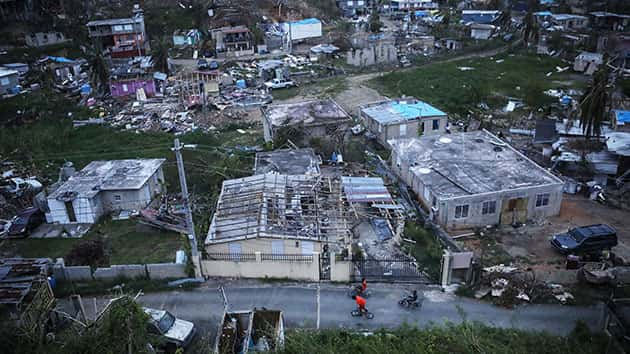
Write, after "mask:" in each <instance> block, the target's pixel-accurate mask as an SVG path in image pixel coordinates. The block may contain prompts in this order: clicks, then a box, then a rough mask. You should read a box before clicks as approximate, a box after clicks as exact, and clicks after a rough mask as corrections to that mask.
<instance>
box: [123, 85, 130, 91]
mask: <svg viewBox="0 0 630 354" xmlns="http://www.w3.org/2000/svg"><path fill="white" fill-rule="evenodd" d="M123 91H125V92H128V91H129V87H127V84H123Z"/></svg>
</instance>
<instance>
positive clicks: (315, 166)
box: [254, 148, 322, 176]
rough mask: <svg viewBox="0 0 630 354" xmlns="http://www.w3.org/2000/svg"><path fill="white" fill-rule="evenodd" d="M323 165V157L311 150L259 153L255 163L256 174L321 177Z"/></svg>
mask: <svg viewBox="0 0 630 354" xmlns="http://www.w3.org/2000/svg"><path fill="white" fill-rule="evenodd" d="M321 163H322V159H321V157H319V156H318V155H316V154H315V151H314V150H313V149H311V148H305V149H280V150H274V151H266V152H259V153H257V154H256V161H255V162H254V174H257V175H260V174H265V173H279V174H281V175H309V176H319V173H320V170H319V165H321Z"/></svg>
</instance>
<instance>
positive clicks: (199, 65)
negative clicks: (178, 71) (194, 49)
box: [197, 59, 210, 70]
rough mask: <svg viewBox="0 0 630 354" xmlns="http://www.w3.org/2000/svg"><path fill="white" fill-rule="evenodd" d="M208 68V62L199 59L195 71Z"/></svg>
mask: <svg viewBox="0 0 630 354" xmlns="http://www.w3.org/2000/svg"><path fill="white" fill-rule="evenodd" d="M208 68H210V64H209V63H208V61H207V60H206V59H199V60H197V69H199V70H205V69H208Z"/></svg>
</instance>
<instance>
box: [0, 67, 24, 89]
mask: <svg viewBox="0 0 630 354" xmlns="http://www.w3.org/2000/svg"><path fill="white" fill-rule="evenodd" d="M19 78H20V73H19V72H17V71H15V70H3V69H0V95H6V94H8V93H11V92H12V91H13V89H14V88H15V86H17V85H18V84H19Z"/></svg>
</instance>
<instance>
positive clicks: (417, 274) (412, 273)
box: [353, 257, 429, 283]
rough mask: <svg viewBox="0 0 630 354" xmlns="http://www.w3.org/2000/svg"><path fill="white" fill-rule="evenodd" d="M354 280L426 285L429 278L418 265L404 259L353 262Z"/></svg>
mask: <svg viewBox="0 0 630 354" xmlns="http://www.w3.org/2000/svg"><path fill="white" fill-rule="evenodd" d="M353 263H354V278H355V280H359V279H361V278H363V277H365V278H368V279H371V280H377V281H412V282H422V283H428V282H429V278H428V277H427V276H426V275H425V274H424V273H423V272H422V271H421V270H419V269H418V264H417V263H416V262H415V261H413V260H411V259H409V258H406V257H397V258H390V259H364V260H354V261H353Z"/></svg>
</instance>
